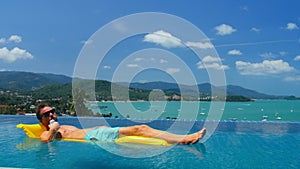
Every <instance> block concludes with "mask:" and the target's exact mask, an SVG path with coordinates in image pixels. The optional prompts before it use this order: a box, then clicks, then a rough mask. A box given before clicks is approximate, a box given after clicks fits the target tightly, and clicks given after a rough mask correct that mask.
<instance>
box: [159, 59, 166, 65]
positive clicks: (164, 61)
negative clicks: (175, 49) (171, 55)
mask: <svg viewBox="0 0 300 169" xmlns="http://www.w3.org/2000/svg"><path fill="white" fill-rule="evenodd" d="M159 63H161V64H163V63H168V61H166V60H164V59H160V60H159Z"/></svg>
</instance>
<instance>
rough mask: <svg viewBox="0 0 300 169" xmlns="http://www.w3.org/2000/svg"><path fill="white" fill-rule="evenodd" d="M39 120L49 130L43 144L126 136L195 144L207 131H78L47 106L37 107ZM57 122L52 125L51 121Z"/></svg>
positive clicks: (146, 128)
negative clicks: (175, 132)
mask: <svg viewBox="0 0 300 169" xmlns="http://www.w3.org/2000/svg"><path fill="white" fill-rule="evenodd" d="M36 117H37V119H38V120H39V121H40V122H41V124H42V125H43V126H45V127H46V128H47V131H44V132H43V133H42V134H41V136H40V139H41V141H43V142H50V141H53V140H54V139H56V138H70V139H86V140H98V141H106V142H112V141H114V140H116V139H118V138H121V137H124V136H144V137H150V138H158V139H163V140H165V141H167V142H168V143H170V144H173V143H179V144H194V143H197V142H198V141H199V139H201V138H202V137H203V136H204V135H205V132H206V129H205V128H203V129H202V130H200V131H198V132H196V133H193V134H189V135H177V134H172V133H169V132H165V131H161V130H156V129H153V128H151V127H149V126H147V125H136V126H129V127H114V128H111V127H107V126H96V127H93V128H87V129H78V128H76V127H74V126H70V125H60V124H59V123H58V122H57V121H58V119H57V116H56V114H55V110H54V109H53V108H51V107H50V106H48V105H46V104H40V105H38V107H37V112H36ZM51 120H52V121H53V120H54V121H55V122H54V123H51V124H50V121H51Z"/></svg>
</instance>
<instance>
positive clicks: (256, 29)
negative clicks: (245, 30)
mask: <svg viewBox="0 0 300 169" xmlns="http://www.w3.org/2000/svg"><path fill="white" fill-rule="evenodd" d="M250 31H252V32H260V29H258V28H255V27H253V28H251V29H250Z"/></svg>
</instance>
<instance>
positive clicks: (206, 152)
mask: <svg viewBox="0 0 300 169" xmlns="http://www.w3.org/2000/svg"><path fill="white" fill-rule="evenodd" d="M84 119H88V120H89V124H90V125H100V124H98V121H97V120H95V118H84ZM59 121H60V123H61V124H69V125H75V126H77V127H80V123H79V122H78V119H77V118H74V117H61V118H60V119H59ZM112 121H114V123H116V125H120V126H122V125H124V122H123V121H124V120H121V119H113V120H112ZM170 121H171V120H162V121H160V124H161V125H160V127H162V128H163V127H166V126H165V125H164V124H165V123H168V122H170ZM18 123H37V120H36V119H35V117H28V116H4V115H0V145H1V146H0V168H1V167H12V168H46V169H47V168H52V169H53V168H54V169H60V168H64V169H77V168H78V169H81V168H84V169H89V168H91V169H94V168H95V169H96V168H115V169H116V168H133V169H136V168H137V169H144V168H145V169H148V168H153V169H160V168H170V169H186V168H195V169H199V168H220V169H222V168H224V169H227V168H243V169H244V168H251V169H252V168H258V169H259V168H265V169H269V168H270V169H275V168H279V169H281V168H282V169H289V168H293V169H296V168H300V156H299V150H300V130H299V123H284V122H276V126H278V127H279V128H282V129H284V130H270V129H267V128H268V126H266V125H265V124H269V123H270V122H225V124H230V125H232V124H234V126H238V128H239V131H237V130H235V128H230V127H228V126H227V127H226V125H223V127H222V128H219V130H218V131H216V132H215V133H214V134H213V135H212V136H211V137H210V139H208V140H207V141H206V142H204V143H197V144H195V145H176V146H174V147H172V148H171V149H168V150H166V151H165V152H163V153H160V154H157V155H154V156H151V157H147V158H129V157H124V156H120V155H118V154H114V153H110V152H108V151H106V149H103V148H102V147H99V146H97V145H94V144H91V143H76V142H63V141H54V142H51V143H41V142H39V140H38V139H29V138H27V137H26V135H25V134H24V133H23V131H22V130H21V129H17V128H16V124H18ZM244 123H247V125H248V126H249V125H250V126H255V128H261V129H262V130H261V132H255V131H247V132H241V131H242V130H243V131H246V130H248V127H247V129H245V127H244V129H242V128H243V127H242V126H243V124H244ZM272 126H273V127H274V125H271V127H272ZM153 127H157V126H153ZM200 127H201V126H200ZM269 127H270V126H269ZM292 129H294V130H292ZM266 131H268V132H266ZM270 131H272V132H270ZM273 131H274V132H273ZM192 132H194V131H192ZM106 146H108V147H110V148H112V149H115V150H118V151H119V152H120V153H123V154H124V153H125V154H128V155H135V154H137V153H138V152H139V153H142V154H148V153H151V152H155V151H162V150H164V149H167V148H166V147H155V146H145V145H134V146H132V145H131V146H129V145H118V144H114V143H111V144H106Z"/></svg>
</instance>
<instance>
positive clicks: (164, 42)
mask: <svg viewBox="0 0 300 169" xmlns="http://www.w3.org/2000/svg"><path fill="white" fill-rule="evenodd" d="M144 41H145V42H152V43H156V44H158V45H161V46H163V47H166V48H175V47H182V46H183V45H182V42H181V40H180V39H179V38H177V37H175V36H173V35H172V34H170V33H168V32H165V31H163V30H159V31H156V32H154V33H150V34H147V35H146V36H145V37H144Z"/></svg>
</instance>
